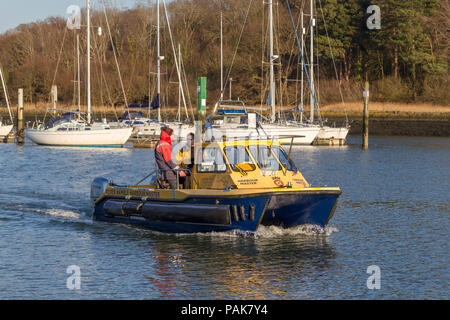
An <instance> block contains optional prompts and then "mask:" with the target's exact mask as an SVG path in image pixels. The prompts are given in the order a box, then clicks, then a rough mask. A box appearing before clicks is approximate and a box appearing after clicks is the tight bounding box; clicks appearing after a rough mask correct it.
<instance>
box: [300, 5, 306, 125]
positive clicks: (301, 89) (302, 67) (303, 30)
mask: <svg viewBox="0 0 450 320" xmlns="http://www.w3.org/2000/svg"><path fill="white" fill-rule="evenodd" d="M301 17H302V19H301V20H302V44H301V48H302V54H303V48H304V35H305V28H304V26H303V8H302V16H301ZM301 69H302V76H301V87H300V106H301V108H300V110H301V111H300V123H302V122H303V91H304V88H303V86H304V85H303V79H304V73H303V72H304V70H303V69H304V66H303V59H302V66H301Z"/></svg>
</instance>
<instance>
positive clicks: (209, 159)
mask: <svg viewBox="0 0 450 320" xmlns="http://www.w3.org/2000/svg"><path fill="white" fill-rule="evenodd" d="M225 171H227V165H226V163H225V159H224V158H223V154H222V151H221V150H220V149H219V148H218V147H217V146H207V147H205V148H204V149H203V150H202V155H201V159H200V163H199V164H197V172H203V173H205V172H225Z"/></svg>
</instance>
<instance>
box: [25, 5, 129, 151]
mask: <svg viewBox="0 0 450 320" xmlns="http://www.w3.org/2000/svg"><path fill="white" fill-rule="evenodd" d="M90 8H91V7H90V0H87V106H88V111H87V119H86V120H84V119H82V118H81V116H80V113H79V112H78V113H75V114H77V116H76V117H71V116H69V117H59V118H57V119H56V120H55V121H53V122H52V121H51V122H49V123H48V124H47V125H46V126H43V125H41V126H40V127H38V128H36V129H27V130H25V136H26V137H28V138H29V139H30V140H31V141H33V142H34V143H36V144H39V145H47V146H70V147H71V146H76V147H122V146H123V145H124V144H125V143H126V142H127V141H128V139H129V138H130V136H131V133H132V131H133V128H131V127H126V128H112V127H111V126H109V125H108V124H107V123H105V122H93V121H92V106H91V68H90V65H91V57H90V54H91V47H90V46H91V43H90V36H91V32H90V28H91V27H90ZM78 83H79V82H78Z"/></svg>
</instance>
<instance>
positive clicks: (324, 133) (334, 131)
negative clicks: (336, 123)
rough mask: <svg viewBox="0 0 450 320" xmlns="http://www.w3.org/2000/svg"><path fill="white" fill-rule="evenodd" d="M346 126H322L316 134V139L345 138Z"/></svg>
mask: <svg viewBox="0 0 450 320" xmlns="http://www.w3.org/2000/svg"><path fill="white" fill-rule="evenodd" d="M348 131H349V129H348V128H345V127H342V128H332V127H323V128H322V129H321V130H320V132H319V134H318V135H317V138H318V139H338V140H345V139H346V138H347V135H348Z"/></svg>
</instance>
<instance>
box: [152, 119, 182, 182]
mask: <svg viewBox="0 0 450 320" xmlns="http://www.w3.org/2000/svg"><path fill="white" fill-rule="evenodd" d="M172 133H173V130H172V129H170V128H168V127H163V128H161V136H160V138H159V142H158V143H157V144H156V147H155V160H156V164H157V166H158V169H159V171H160V172H161V176H162V179H163V180H165V181H167V182H168V183H169V185H170V188H171V189H176V188H177V174H176V170H177V169H178V166H177V165H176V163H175V162H173V160H172V139H171V136H172ZM185 176H186V175H185V174H184V172H183V171H180V177H185Z"/></svg>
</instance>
